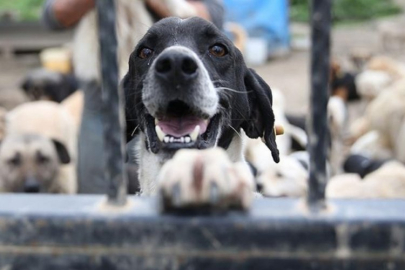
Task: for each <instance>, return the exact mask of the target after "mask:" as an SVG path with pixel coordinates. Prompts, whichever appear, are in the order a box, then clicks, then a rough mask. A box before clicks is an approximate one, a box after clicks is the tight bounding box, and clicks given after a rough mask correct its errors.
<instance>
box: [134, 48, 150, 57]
mask: <svg viewBox="0 0 405 270" xmlns="http://www.w3.org/2000/svg"><path fill="white" fill-rule="evenodd" d="M152 54H153V50H151V49H149V48H146V47H145V48H142V50H140V51H139V53H138V57H139V58H142V59H146V58H149V57H151V56H152Z"/></svg>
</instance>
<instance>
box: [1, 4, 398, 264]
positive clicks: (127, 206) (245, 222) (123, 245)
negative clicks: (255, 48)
mask: <svg viewBox="0 0 405 270" xmlns="http://www.w3.org/2000/svg"><path fill="white" fill-rule="evenodd" d="M97 7H98V9H99V25H100V30H101V31H100V44H101V52H102V62H104V63H106V62H107V63H109V64H108V65H105V64H104V65H103V74H104V76H103V88H104V90H103V91H104V93H103V100H104V103H105V106H108V108H107V107H106V110H108V111H109V112H110V114H109V115H108V116H107V118H106V128H105V136H106V140H107V141H108V142H109V145H108V146H107V147H108V149H107V152H108V156H107V163H106V164H107V166H106V171H107V175H108V179H110V180H111V184H110V189H109V190H108V196H107V198H105V197H104V196H83V195H80V196H79V195H78V196H63V195H57V196H53V195H35V196H32V195H1V196H0V269H1V270H14V269H24V270H26V269H29V270H36V269H49V270H55V269H74V270H81V269H83V270H84V269H86V270H87V269H123V270H124V269H221V270H223V269H254V270H260V269H266V270H268V269H277V270H279V269H294V270H300V269H303V270H304V269H305V270H308V269H327V270H333V269H356V270H360V269H364V270H373V269H375V270H382V269H387V270H388V269H389V270H394V269H398V270H403V269H405V201H404V200H362V201H356V200H332V201H326V200H325V195H324V194H325V185H326V181H327V176H326V170H325V162H326V149H327V148H326V132H327V122H326V121H327V119H326V104H327V99H328V95H327V82H328V74H329V72H328V68H329V47H330V46H329V33H330V25H331V22H330V21H331V19H330V17H331V16H330V10H331V0H313V2H312V8H313V10H312V30H313V31H312V41H313V47H312V62H311V70H312V95H311V105H312V106H311V121H310V123H309V125H310V147H309V151H310V154H311V168H310V188H309V195H308V198H307V200H295V199H260V200H256V201H255V202H254V204H253V207H252V209H251V211H250V212H249V213H239V212H229V213H227V214H224V215H217V216H174V215H161V214H160V213H159V212H158V210H157V201H156V200H155V199H151V198H139V197H130V198H127V196H126V189H125V186H126V179H125V177H124V174H123V171H124V167H123V166H124V165H123V164H124V163H123V141H124V140H123V137H122V135H121V134H123V132H122V133H120V132H119V130H120V129H121V130H122V126H123V122H124V121H123V116H122V114H121V113H120V111H119V103H120V100H121V96H120V95H118V93H119V92H117V91H116V86H117V83H118V82H117V78H118V76H117V67H116V60H115V51H116V49H115V48H116V40H115V39H114V37H115V33H114V27H113V26H114V8H113V7H114V6H113V1H112V0H103V1H100V0H99V1H97Z"/></svg>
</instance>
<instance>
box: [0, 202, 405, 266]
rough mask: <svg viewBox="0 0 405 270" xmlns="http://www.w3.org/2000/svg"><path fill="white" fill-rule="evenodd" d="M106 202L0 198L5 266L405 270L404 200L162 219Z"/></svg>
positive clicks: (152, 206) (276, 205) (292, 205)
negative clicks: (314, 210)
mask: <svg viewBox="0 0 405 270" xmlns="http://www.w3.org/2000/svg"><path fill="white" fill-rule="evenodd" d="M128 201H129V205H128V206H127V208H125V209H121V210H118V208H116V207H114V208H111V209H108V208H105V204H103V198H102V196H77V197H75V196H45V195H42V196H39V197H38V196H33V195H21V196H14V195H4V196H0V230H1V233H0V269H2V270H3V269H13V270H17V269H24V270H27V269H29V270H40V269H41V270H42V269H49V270H51V269H52V270H54V269H74V270H88V269H106V270H111V269H120V270H126V269H128V270H129V269H131V270H133V269H137V270H138V269H154V270H155V269H210V270H215V269H220V270H223V269H255V270H269V269H294V270H311V269H314V270H315V269H325V270H331V269H353V270H383V269H387V270H388V269H390V270H403V269H405V256H404V254H405V215H404V210H405V201H404V200H402V201H401V200H392V201H383V200H381V201H378V200H376V201H356V202H355V201H343V200H340V201H339V200H336V201H331V202H329V204H330V205H331V207H330V209H331V210H330V211H329V212H323V213H322V214H318V215H312V214H310V213H309V212H305V211H304V210H302V209H305V207H303V208H302V209H301V208H300V205H301V204H302V205H304V204H305V202H304V201H297V200H293V199H272V200H269V199H261V200H256V201H255V203H254V205H253V208H252V210H251V212H250V213H248V214H243V213H240V212H230V213H227V214H224V215H216V216H186V217H185V216H173V215H161V214H160V213H159V212H158V211H157V207H156V204H157V202H156V201H154V200H153V199H148V198H142V199H141V198H134V197H130V198H128Z"/></svg>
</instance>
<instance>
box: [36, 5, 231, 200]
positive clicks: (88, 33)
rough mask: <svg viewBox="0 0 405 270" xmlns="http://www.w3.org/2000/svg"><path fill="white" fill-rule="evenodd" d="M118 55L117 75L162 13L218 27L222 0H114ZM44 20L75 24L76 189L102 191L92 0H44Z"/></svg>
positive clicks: (99, 102) (104, 187)
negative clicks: (78, 96) (80, 105)
mask: <svg viewBox="0 0 405 270" xmlns="http://www.w3.org/2000/svg"><path fill="white" fill-rule="evenodd" d="M115 6H116V13H117V16H116V29H117V39H118V52H117V54H118V55H117V61H118V67H119V78H122V77H123V76H124V75H125V73H126V72H127V70H128V59H129V55H130V53H131V52H132V50H133V48H134V47H135V46H136V44H137V43H138V41H139V39H140V38H141V37H142V36H143V35H144V34H145V33H146V31H147V29H148V28H149V27H150V26H151V25H152V24H153V22H155V21H157V20H159V19H161V18H164V17H167V16H178V17H182V18H186V17H191V16H200V17H202V18H204V19H207V20H210V21H211V22H213V23H214V24H215V25H216V26H217V27H218V28H222V23H223V18H224V9H223V6H222V3H221V0H187V1H185V0H144V1H139V0H137V1H135V0H116V2H115ZM43 21H44V23H45V24H46V25H47V27H49V28H50V29H53V30H62V29H67V28H70V27H73V26H76V25H77V28H76V32H75V37H74V42H73V43H74V44H73V47H74V48H73V66H74V71H75V75H76V76H77V77H78V79H79V81H80V88H81V89H83V91H84V109H83V114H82V123H81V128H80V136H79V150H78V151H79V163H78V179H79V193H105V191H106V190H107V187H108V181H107V179H105V177H104V170H103V167H104V159H103V136H102V134H103V124H102V120H103V110H102V100H101V87H100V82H101V79H100V73H99V72H100V63H99V48H98V32H97V21H96V10H95V0H47V1H46V2H45V4H44V11H43Z"/></svg>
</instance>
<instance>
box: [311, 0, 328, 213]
mask: <svg viewBox="0 0 405 270" xmlns="http://www.w3.org/2000/svg"><path fill="white" fill-rule="evenodd" d="M311 8H312V15H311V18H312V19H311V28H312V37H311V39H312V50H311V88H312V91H311V101H310V107H311V112H310V118H309V154H310V172H309V192H308V198H307V200H308V203H309V207H310V209H312V210H317V209H321V208H323V207H324V205H325V186H326V181H327V173H326V160H327V149H328V144H327V133H328V124H327V103H328V80H329V53H330V28H331V0H312V7H311Z"/></svg>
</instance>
